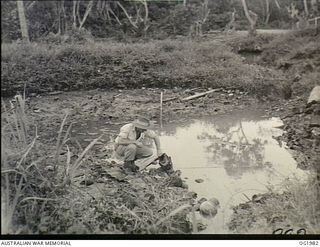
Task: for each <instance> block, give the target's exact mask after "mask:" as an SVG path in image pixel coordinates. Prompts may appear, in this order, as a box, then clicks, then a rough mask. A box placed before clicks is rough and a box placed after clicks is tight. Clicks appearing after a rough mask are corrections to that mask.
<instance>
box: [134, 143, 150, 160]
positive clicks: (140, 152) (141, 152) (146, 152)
mask: <svg viewBox="0 0 320 247" xmlns="http://www.w3.org/2000/svg"><path fill="white" fill-rule="evenodd" d="M152 154H153V150H152V149H151V148H149V147H146V146H142V147H137V149H136V157H135V158H136V159H142V158H147V157H150V156H151V155H152Z"/></svg>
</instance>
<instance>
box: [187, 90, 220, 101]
mask: <svg viewBox="0 0 320 247" xmlns="http://www.w3.org/2000/svg"><path fill="white" fill-rule="evenodd" d="M220 90H221V88H216V89H212V90H210V91H207V92H204V93H198V94H196V95H192V96H189V97H186V98H183V99H181V101H188V100H192V99H196V98H200V97H203V96H205V95H208V94H210V93H214V92H217V91H220Z"/></svg>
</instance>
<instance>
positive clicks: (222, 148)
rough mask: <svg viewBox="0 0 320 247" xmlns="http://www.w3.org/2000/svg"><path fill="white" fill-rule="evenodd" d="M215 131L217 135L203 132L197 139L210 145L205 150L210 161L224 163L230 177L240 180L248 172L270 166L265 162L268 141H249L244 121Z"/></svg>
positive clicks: (259, 139)
mask: <svg viewBox="0 0 320 247" xmlns="http://www.w3.org/2000/svg"><path fill="white" fill-rule="evenodd" d="M215 129H216V132H217V133H208V131H203V132H202V133H201V134H200V135H198V137H197V138H198V139H199V140H202V141H206V142H207V143H208V144H207V145H205V147H204V148H205V151H206V152H207V153H208V154H209V159H210V160H211V161H212V162H213V163H216V164H219V163H222V164H223V165H224V168H225V170H226V172H227V174H228V175H230V176H234V177H236V178H239V177H241V175H242V174H243V173H244V172H246V171H249V170H254V169H262V168H263V167H264V166H265V165H270V163H269V162H265V161H264V156H265V145H266V144H267V143H268V141H267V140H262V139H261V138H259V137H256V138H253V139H252V140H250V141H249V139H248V138H247V136H246V134H245V132H244V130H243V126H242V121H238V123H237V124H236V126H229V127H228V128H225V126H224V128H221V127H219V128H217V127H216V126H215ZM260 131H261V128H260Z"/></svg>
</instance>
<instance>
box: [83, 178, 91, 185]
mask: <svg viewBox="0 0 320 247" xmlns="http://www.w3.org/2000/svg"><path fill="white" fill-rule="evenodd" d="M80 184H81V185H86V186H90V185H92V184H94V182H93V180H92V179H90V178H88V179H84V180H82V181H81V182H80Z"/></svg>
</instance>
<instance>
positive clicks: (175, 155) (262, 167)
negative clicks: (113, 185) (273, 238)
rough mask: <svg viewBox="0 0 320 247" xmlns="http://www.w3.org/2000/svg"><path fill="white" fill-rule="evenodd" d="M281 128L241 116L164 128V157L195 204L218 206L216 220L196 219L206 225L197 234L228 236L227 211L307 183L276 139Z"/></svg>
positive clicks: (249, 115) (257, 116)
mask: <svg viewBox="0 0 320 247" xmlns="http://www.w3.org/2000/svg"><path fill="white" fill-rule="evenodd" d="M281 125H282V122H281V120H280V119H278V118H263V117H260V114H256V113H251V112H247V113H243V112H242V113H239V114H233V115H227V116H223V117H219V118H217V117H212V118H206V119H201V120H192V121H188V122H184V123H182V124H178V125H177V124H168V125H165V126H164V128H163V130H162V131H161V133H160V135H161V137H160V138H161V144H162V147H163V151H164V152H165V153H167V154H168V155H169V156H171V158H172V161H173V164H174V167H175V169H179V170H181V172H182V178H183V179H185V180H186V183H187V184H188V185H189V189H190V190H192V191H194V192H196V193H197V194H198V198H201V197H206V198H211V197H215V198H217V199H218V200H219V202H220V205H221V207H220V209H219V211H218V214H217V215H216V217H215V218H213V219H210V220H207V219H204V218H202V217H201V216H200V215H198V216H197V217H198V218H199V219H198V220H199V221H200V220H201V221H202V222H203V223H205V224H207V228H206V229H205V230H204V231H202V232H201V233H210V234H213V233H229V231H228V229H227V226H226V222H227V221H228V220H229V218H230V216H231V213H232V210H231V206H234V205H237V204H239V203H242V202H246V201H248V199H250V198H251V197H252V196H253V195H254V194H258V193H264V192H268V189H276V190H277V189H278V190H279V191H281V187H282V186H281V184H282V182H283V181H284V180H285V179H290V178H293V177H298V178H300V179H302V178H304V177H305V173H304V172H303V171H302V170H300V169H298V168H297V167H296V162H295V160H294V159H293V158H292V156H291V154H290V153H289V151H288V150H287V149H286V147H285V144H284V143H280V142H278V141H277V140H276V139H274V137H276V136H280V135H281V134H282V130H281V129H280V128H279V127H280V126H281ZM197 179H202V180H203V182H201V180H200V183H198V182H199V181H198V182H196V181H195V180H197ZM261 233H264V232H261Z"/></svg>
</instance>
